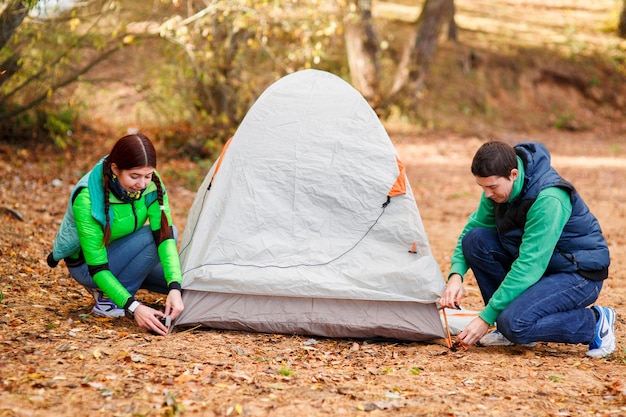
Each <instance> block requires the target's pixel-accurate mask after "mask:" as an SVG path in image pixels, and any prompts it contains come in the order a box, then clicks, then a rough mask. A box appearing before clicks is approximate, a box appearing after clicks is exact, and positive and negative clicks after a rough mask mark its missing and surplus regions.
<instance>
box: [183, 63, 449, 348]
mask: <svg viewBox="0 0 626 417" xmlns="http://www.w3.org/2000/svg"><path fill="white" fill-rule="evenodd" d="M180 255H181V264H182V271H183V284H182V286H183V301H184V303H185V310H184V311H183V313H182V314H181V315H180V316H179V317H178V318H177V319H176V320H175V322H174V323H173V324H174V326H184V327H191V326H202V327H209V328H215V329H231V330H244V331H255V332H267V333H283V334H300V335H312V336H325V337H346V338H392V339H401V340H411V341H418V340H429V339H435V338H443V337H445V332H444V329H443V325H442V322H441V319H440V315H439V311H438V309H437V306H436V304H435V301H436V300H437V299H438V298H439V297H440V295H441V293H442V292H443V289H444V280H443V277H442V275H441V271H440V269H439V266H438V264H437V262H436V261H435V259H434V258H433V256H432V254H431V250H430V246H429V243H428V239H427V236H426V233H425V231H424V226H423V224H422V221H421V217H420V214H419V211H418V208H417V205H416V202H415V199H414V196H413V193H412V191H411V189H410V186H409V183H408V180H407V177H406V174H405V171H404V167H403V165H402V163H401V162H400V160H399V159H398V156H397V153H396V151H395V149H394V146H393V144H392V142H391V140H390V139H389V136H388V135H387V133H386V131H385V129H384V127H383V126H382V124H381V123H380V121H379V119H378V117H377V116H376V114H375V113H374V111H373V110H372V108H371V107H370V106H369V104H368V103H367V102H366V101H365V99H364V98H363V97H362V96H361V95H360V93H359V92H357V91H356V90H355V89H354V88H353V87H351V86H350V85H349V84H348V83H347V82H345V81H343V80H342V79H341V78H339V77H337V76H335V75H333V74H330V73H327V72H324V71H319V70H304V71H300V72H296V73H293V74H290V75H287V76H285V77H283V78H282V79H280V80H278V81H277V82H275V83H274V84H272V85H271V86H270V87H269V88H268V89H267V90H266V91H265V92H264V93H263V94H262V95H261V96H260V97H259V98H258V100H257V101H256V102H255V103H254V105H253V106H252V107H251V108H250V110H249V112H248V113H247V114H246V116H245V118H244V120H243V121H242V123H241V125H240V126H239V127H238V129H237V131H236V133H235V134H234V135H233V137H232V138H231V140H230V141H229V142H228V143H227V144H226V145H225V147H224V149H223V151H222V153H221V155H220V156H219V158H218V160H217V161H216V162H215V164H214V165H213V167H212V168H211V169H210V171H209V172H208V174H207V176H206V178H205V179H204V182H203V183H202V185H201V186H200V189H199V191H198V193H197V195H196V197H195V200H194V202H193V204H192V207H191V209H190V211H189V213H188V218H187V223H186V227H185V230H184V232H183V236H182V241H181V254H180Z"/></svg>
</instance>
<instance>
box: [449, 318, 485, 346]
mask: <svg viewBox="0 0 626 417" xmlns="http://www.w3.org/2000/svg"><path fill="white" fill-rule="evenodd" d="M489 327H490V326H489V323H487V322H486V321H484V320H483V319H481V318H480V317H476V318H475V319H474V320H472V321H471V322H470V324H468V325H467V327H466V328H465V329H463V331H462V332H461V333H459V334H458V335H457V337H456V340H457V342H459V343H460V344H461V346H465V347H467V346H471V345H473V344H475V343H476V342H478V341H479V340H480V339H482V337H483V336H484V335H486V334H487V332H488V331H489Z"/></svg>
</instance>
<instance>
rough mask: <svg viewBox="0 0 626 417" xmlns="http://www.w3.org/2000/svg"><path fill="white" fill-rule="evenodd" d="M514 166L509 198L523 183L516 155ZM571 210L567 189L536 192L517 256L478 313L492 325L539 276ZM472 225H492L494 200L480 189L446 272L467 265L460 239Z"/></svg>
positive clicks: (456, 271) (462, 270) (521, 166)
mask: <svg viewBox="0 0 626 417" xmlns="http://www.w3.org/2000/svg"><path fill="white" fill-rule="evenodd" d="M517 166H518V170H519V175H518V177H517V179H516V180H515V183H514V184H513V188H512V191H511V195H510V197H509V200H508V201H509V202H511V201H513V200H514V199H515V198H517V197H518V196H519V195H520V193H521V191H522V188H523V186H524V164H523V163H522V160H521V159H520V158H519V157H518V161H517ZM571 214H572V203H571V200H570V196H569V194H568V193H567V191H565V190H563V189H560V188H558V187H549V188H546V189H544V190H542V191H541V192H540V193H539V195H538V196H537V199H536V200H535V202H534V204H533V205H532V207H531V208H530V210H529V211H528V214H527V217H526V223H525V226H524V234H523V236H522V244H521V246H520V248H519V257H518V258H517V259H516V260H515V261H514V262H513V264H512V265H511V269H510V271H509V272H508V274H507V275H506V277H505V278H504V281H503V282H502V284H501V285H500V287H499V288H498V289H497V290H496V292H495V293H494V294H493V296H492V297H491V300H489V303H488V304H487V305H486V306H485V308H484V309H483V310H482V311H481V312H480V313H479V317H481V318H482V319H483V320H484V321H485V322H487V323H489V324H490V325H493V324H494V323H495V321H496V319H497V318H498V316H499V315H500V313H501V312H502V311H503V310H504V309H505V308H506V307H507V306H508V305H509V304H510V303H511V302H512V301H513V300H514V299H516V298H517V297H518V296H519V295H520V294H521V293H523V292H524V291H525V290H526V289H528V288H529V287H530V286H532V285H533V284H535V283H536V282H537V281H539V279H541V277H542V276H543V274H544V272H545V271H546V268H547V266H548V263H549V262H550V258H551V257H552V254H553V252H554V249H555V247H556V244H557V242H558V240H559V237H560V236H561V233H562V232H563V228H564V226H565V224H566V223H567V221H568V220H569V218H570V215H571ZM476 227H483V228H487V229H494V230H495V228H496V223H495V215H494V202H493V201H492V200H491V199H488V198H486V197H485V194H484V193H483V195H482V197H481V199H480V203H479V206H478V209H477V210H476V211H475V212H473V213H472V214H471V215H470V216H469V220H468V222H467V224H466V225H465V227H464V228H463V232H462V233H461V235H460V237H459V240H458V242H457V245H456V248H455V249H454V252H453V254H452V262H451V267H450V275H452V274H459V275H461V277H463V276H464V275H465V273H466V272H467V270H468V269H469V267H468V266H467V262H466V260H465V257H464V256H463V249H462V247H461V241H462V239H463V236H465V234H466V233H467V232H468V231H470V230H472V229H474V228H476ZM450 275H448V276H450Z"/></svg>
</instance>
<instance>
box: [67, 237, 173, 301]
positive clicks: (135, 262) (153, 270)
mask: <svg viewBox="0 0 626 417" xmlns="http://www.w3.org/2000/svg"><path fill="white" fill-rule="evenodd" d="M173 229H174V239H178V230H177V229H176V227H173ZM108 257H109V269H110V270H111V272H112V273H113V275H115V277H116V278H117V280H118V281H119V282H120V284H122V285H123V286H124V288H126V289H127V290H128V292H129V293H131V294H132V295H135V293H136V292H137V291H138V290H139V289H140V288H145V289H147V290H149V291H154V292H158V293H162V294H167V292H168V288H167V282H166V281H165V274H164V273H163V266H162V265H161V261H160V260H159V253H158V252H157V246H156V244H155V242H154V238H153V236H152V231H151V230H150V226H144V227H142V228H141V229H139V230H137V231H136V232H134V233H131V234H130V235H128V236H124V237H123V238H120V239H118V240H116V241H114V242H111V244H110V245H109V248H108ZM68 269H69V271H70V275H71V276H72V278H74V279H75V280H76V281H77V282H78V283H79V284H82V285H84V286H85V287H87V288H98V286H97V285H96V283H95V282H94V281H93V278H92V277H91V275H90V274H89V270H88V268H87V264H86V263H84V264H82V265H80V266H77V267H73V268H68Z"/></svg>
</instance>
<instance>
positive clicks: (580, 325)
mask: <svg viewBox="0 0 626 417" xmlns="http://www.w3.org/2000/svg"><path fill="white" fill-rule="evenodd" d="M462 246H463V254H464V256H465V259H466V261H467V263H468V265H469V267H470V268H471V269H472V271H473V272H474V276H475V277H476V281H477V283H478V287H479V288H480V292H481V294H482V297H483V300H484V302H485V304H487V303H488V302H489V300H490V299H491V297H492V295H493V294H494V292H495V291H496V290H497V289H498V287H500V284H502V281H503V280H504V278H505V276H506V274H507V273H508V271H509V269H510V268H511V264H512V263H513V261H514V259H513V258H512V257H511V256H510V255H509V254H508V253H507V252H506V251H505V250H504V248H503V247H502V245H501V244H500V241H499V239H498V236H497V233H496V231H495V230H490V229H485V228H476V229H472V230H470V231H469V232H468V233H466V234H465V236H463V242H462ZM601 289H602V281H599V282H597V281H591V280H588V279H585V278H584V277H582V276H581V275H579V274H577V273H569V272H568V273H565V272H564V273H556V274H551V275H546V276H544V277H542V278H541V279H540V280H539V281H538V282H537V283H535V284H534V285H532V286H531V287H530V288H528V289H527V290H526V291H524V292H523V293H522V294H520V295H519V296H518V297H517V298H516V299H515V300H513V301H512V302H511V304H509V306H508V307H507V308H506V309H504V311H502V312H501V313H500V315H499V316H498V319H497V327H498V330H499V331H500V332H501V333H502V334H503V335H504V336H505V337H506V338H507V339H509V340H510V341H511V342H513V343H517V344H525V343H530V342H539V341H541V342H560V343H584V344H589V343H591V341H592V340H593V338H594V336H595V328H596V315H595V313H594V312H593V311H592V310H591V309H589V308H586V307H588V306H589V305H591V304H592V303H593V302H595V301H596V299H597V298H598V295H599V294H600V290H601Z"/></svg>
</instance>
